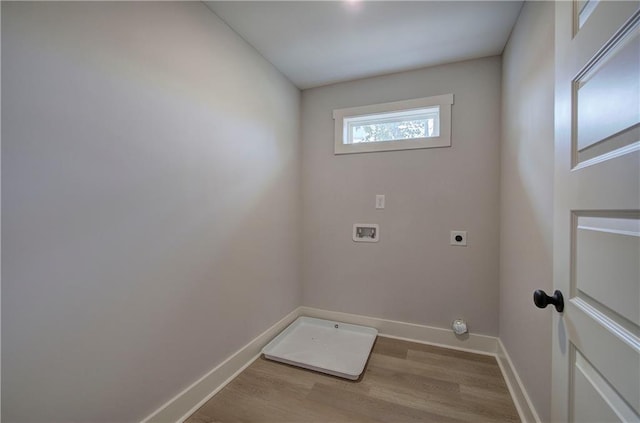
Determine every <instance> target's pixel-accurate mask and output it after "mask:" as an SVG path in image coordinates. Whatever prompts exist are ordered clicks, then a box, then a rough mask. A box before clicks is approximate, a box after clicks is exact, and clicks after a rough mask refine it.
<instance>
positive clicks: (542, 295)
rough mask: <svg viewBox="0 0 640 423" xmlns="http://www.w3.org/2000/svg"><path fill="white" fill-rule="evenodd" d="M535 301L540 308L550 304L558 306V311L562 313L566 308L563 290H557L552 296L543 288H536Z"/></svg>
mask: <svg viewBox="0 0 640 423" xmlns="http://www.w3.org/2000/svg"><path fill="white" fill-rule="evenodd" d="M533 302H534V303H535V305H536V306H537V307H538V308H545V307H546V306H548V305H549V304H553V305H554V306H556V311H557V312H558V313H562V310H564V298H562V292H560V291H558V290H556V291H555V292H554V293H553V295H552V296H551V297H550V296H548V295H547V293H546V292H544V291H543V290H541V289H538V290H536V292H534V293H533Z"/></svg>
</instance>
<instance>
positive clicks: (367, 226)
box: [353, 223, 380, 242]
mask: <svg viewBox="0 0 640 423" xmlns="http://www.w3.org/2000/svg"><path fill="white" fill-rule="evenodd" d="M379 239H380V227H379V226H378V225H377V224H375V223H354V224H353V240H354V241H355V242H378V240H379Z"/></svg>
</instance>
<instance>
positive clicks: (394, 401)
mask: <svg viewBox="0 0 640 423" xmlns="http://www.w3.org/2000/svg"><path fill="white" fill-rule="evenodd" d="M480 421H481V422H518V421H520V420H519V418H518V413H517V411H516V409H515V406H514V404H513V401H512V399H511V397H510V395H509V391H508V389H507V386H506V383H505V381H504V379H503V377H502V374H501V373H500V369H499V367H498V363H497V362H496V359H495V358H494V357H492V356H487V355H481V354H473V353H469V352H464V351H456V350H450V349H446V348H441V347H435V346H431V345H424V344H418V343H413V342H408V341H403V340H398V339H392V338H385V337H378V338H377V340H376V343H375V344H374V346H373V350H372V352H371V356H370V357H369V361H368V363H367V366H366V368H365V371H364V373H363V375H362V376H361V377H360V379H359V380H357V381H349V380H345V379H340V378H337V377H333V376H328V375H324V374H321V373H316V372H312V371H310V370H305V369H300V368H297V367H294V366H289V365H286V364H282V363H276V362H273V361H269V360H266V359H264V358H259V359H258V360H256V361H255V362H254V363H252V364H251V365H250V366H249V367H247V368H246V369H245V370H244V371H243V372H242V373H241V374H240V375H238V377H237V378H235V379H234V380H233V381H232V382H231V383H229V384H228V385H227V386H226V387H225V388H223V389H222V390H221V391H220V392H219V393H218V394H216V395H215V396H214V397H213V398H211V399H210V400H209V401H207V403H205V404H204V405H203V406H202V407H201V408H200V409H199V410H198V411H197V412H196V413H194V414H193V415H192V416H191V417H189V419H187V421H186V423H214V422H215V423H228V422H265V423H266V422H374V423H375V422H443V423H444V422H480Z"/></svg>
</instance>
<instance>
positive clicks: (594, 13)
mask: <svg viewBox="0 0 640 423" xmlns="http://www.w3.org/2000/svg"><path fill="white" fill-rule="evenodd" d="M555 49H556V50H555V54H556V85H555V87H556V94H555V96H556V98H555V116H556V122H555V124H556V132H555V144H556V148H555V160H556V163H555V217H554V288H555V289H557V290H559V291H561V293H562V294H563V295H564V306H565V307H564V311H563V312H562V313H558V312H556V311H553V313H554V327H553V337H554V339H553V348H554V351H553V391H552V395H553V398H552V418H553V420H554V421H562V422H566V421H569V422H598V423H606V422H618V421H627V422H640V2H637V1H625V2H614V1H587V2H584V1H575V0H574V1H559V2H557V3H556V41H555ZM550 312H551V311H550Z"/></svg>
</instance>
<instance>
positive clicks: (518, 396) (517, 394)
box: [496, 338, 540, 423]
mask: <svg viewBox="0 0 640 423" xmlns="http://www.w3.org/2000/svg"><path fill="white" fill-rule="evenodd" d="M496 359H497V360H498V365H499V366H500V370H502V375H503V376H504V380H505V382H506V383H507V387H508V388H509V392H510V393H511V398H513V402H514V404H515V405H516V409H517V410H518V414H519V415H520V420H522V422H523V423H534V422H535V423H540V417H539V416H538V413H537V412H536V408H535V407H534V406H533V403H532V402H531V398H529V395H528V394H527V391H526V389H524V385H523V384H522V380H520V376H518V372H516V369H515V367H513V362H512V361H511V358H510V357H509V354H508V353H507V350H506V349H505V348H504V345H503V344H502V341H501V340H500V339H499V338H498V351H497V353H496Z"/></svg>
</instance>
